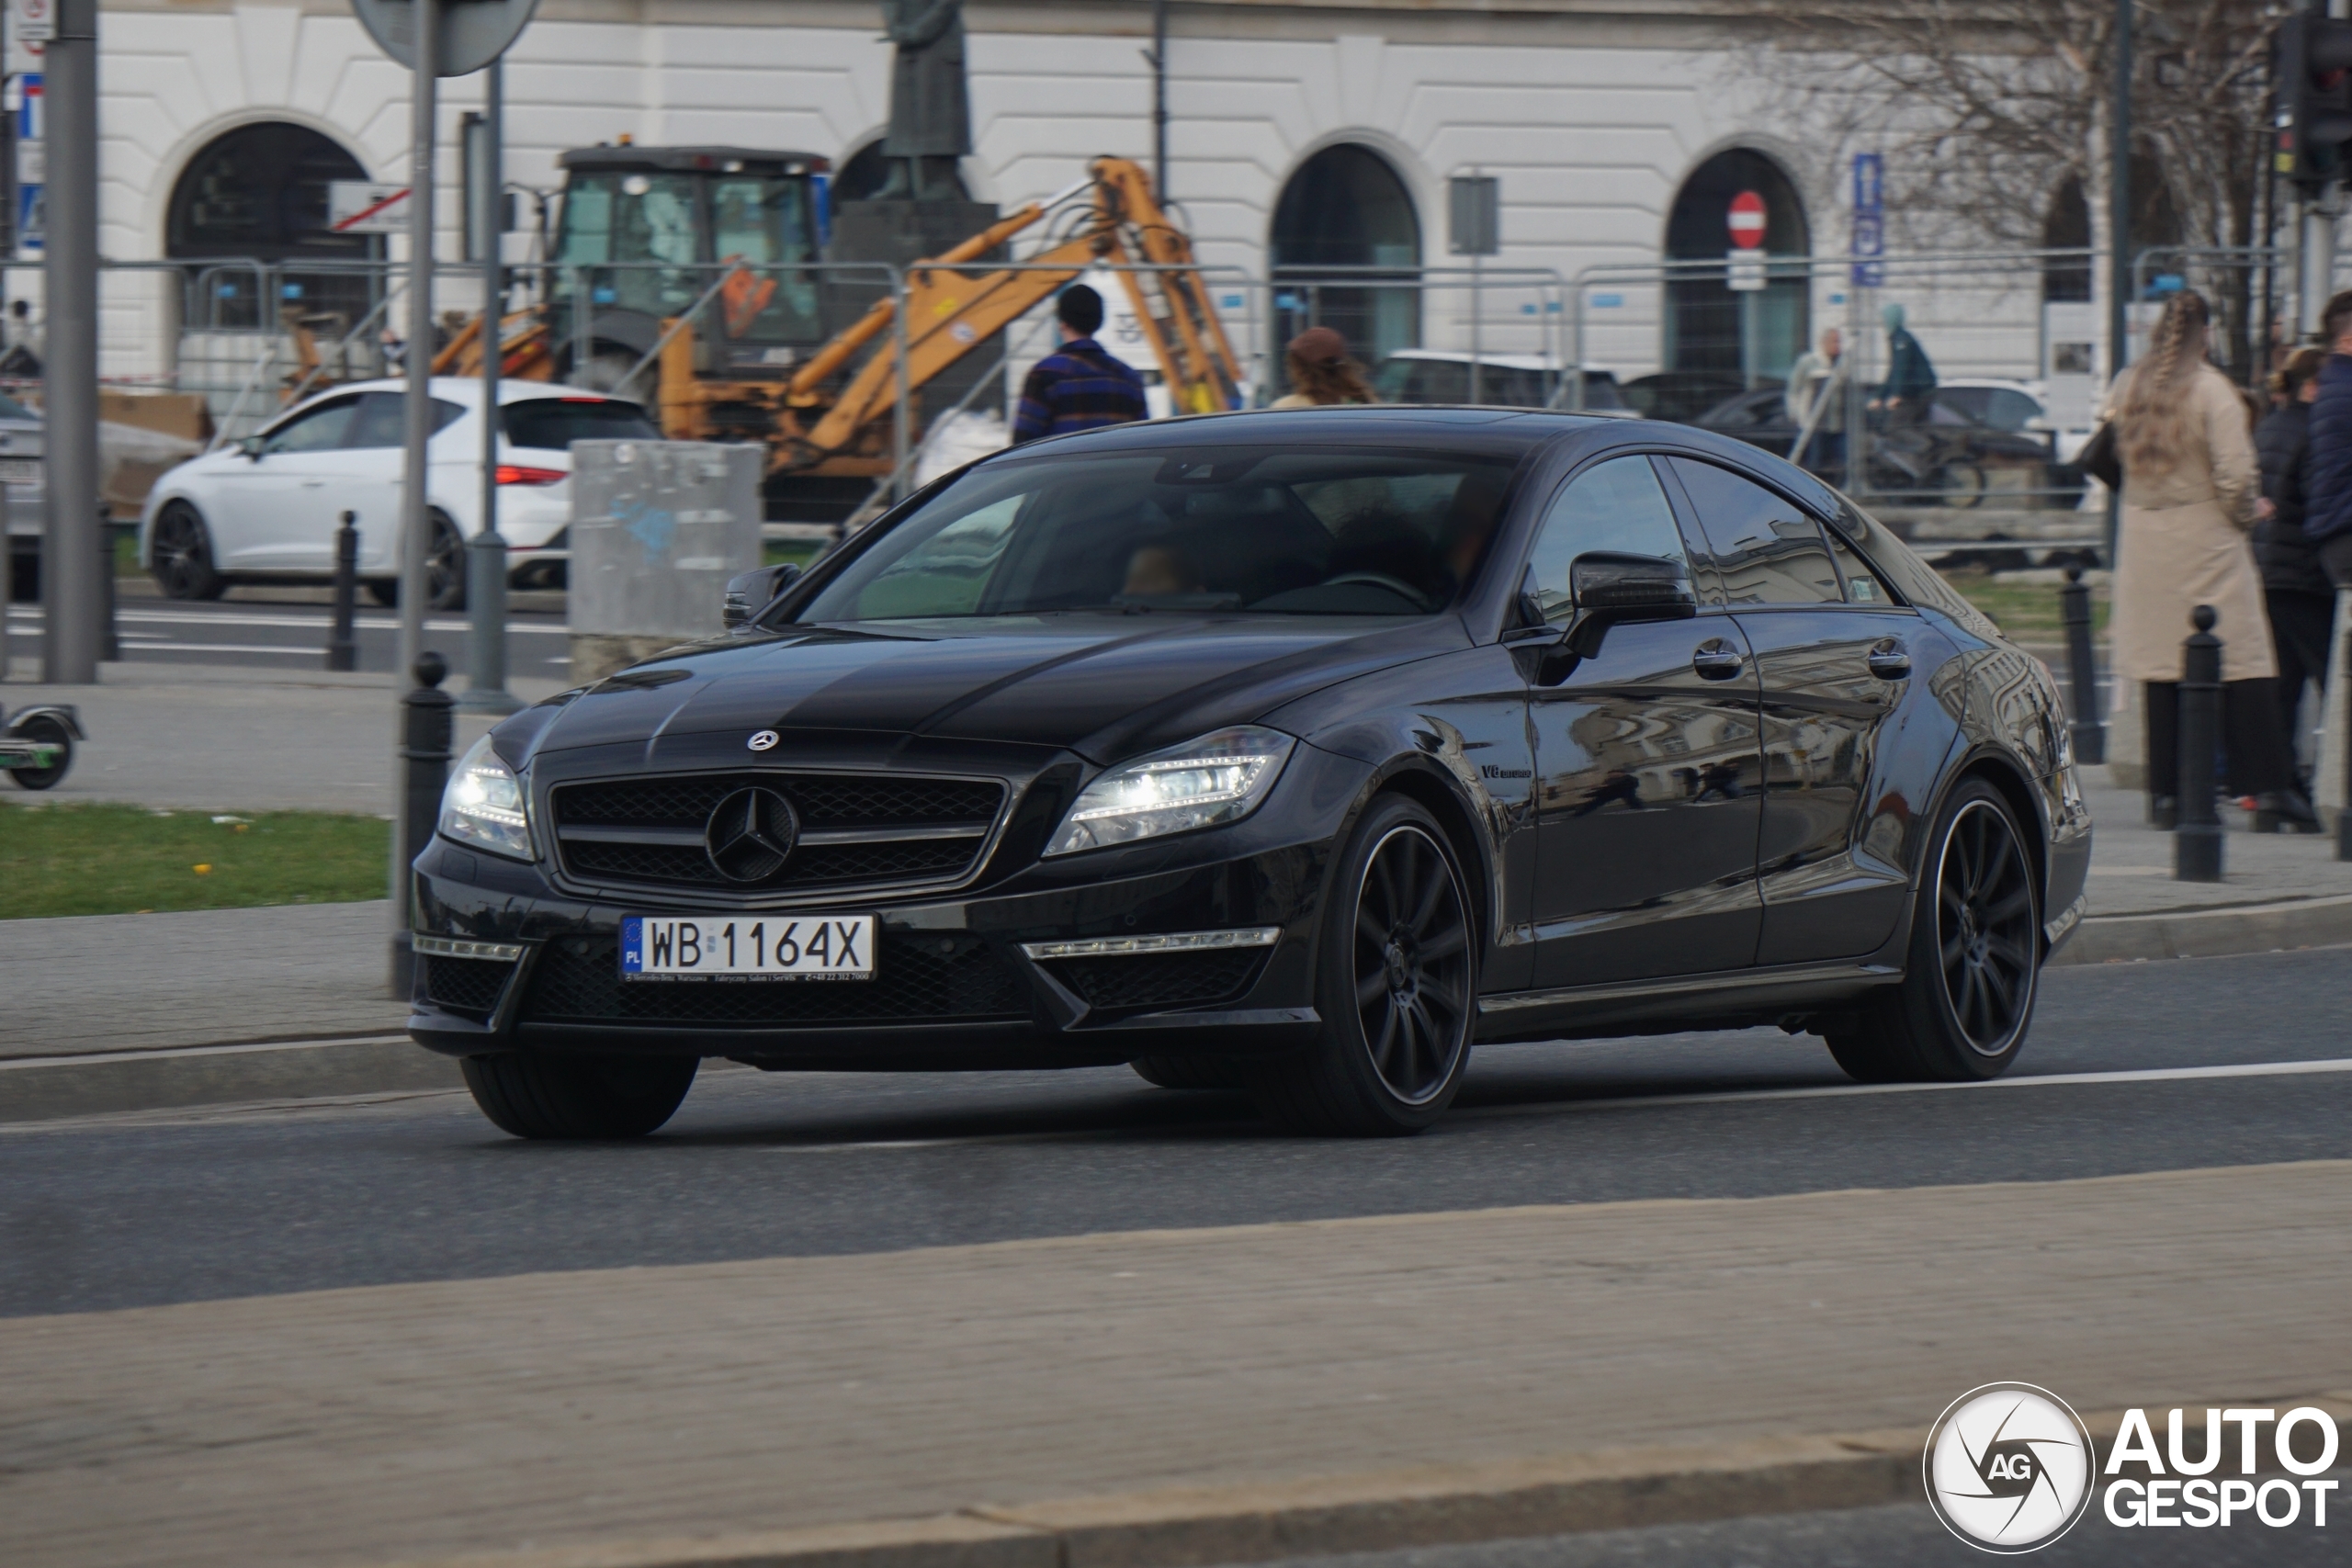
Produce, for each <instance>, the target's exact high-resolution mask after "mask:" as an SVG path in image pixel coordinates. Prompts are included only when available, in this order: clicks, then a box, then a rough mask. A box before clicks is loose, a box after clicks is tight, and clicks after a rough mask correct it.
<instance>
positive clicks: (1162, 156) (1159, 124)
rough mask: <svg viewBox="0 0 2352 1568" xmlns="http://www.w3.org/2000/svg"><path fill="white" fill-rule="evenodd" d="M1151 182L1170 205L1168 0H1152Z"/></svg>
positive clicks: (1165, 202)
mask: <svg viewBox="0 0 2352 1568" xmlns="http://www.w3.org/2000/svg"><path fill="white" fill-rule="evenodd" d="M1151 183H1152V187H1153V189H1154V190H1155V191H1156V192H1157V193H1158V195H1159V204H1160V205H1161V206H1162V207H1165V206H1167V205H1168V0H1151Z"/></svg>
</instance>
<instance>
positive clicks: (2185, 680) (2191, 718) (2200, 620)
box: [2152, 604, 2222, 882]
mask: <svg viewBox="0 0 2352 1568" xmlns="http://www.w3.org/2000/svg"><path fill="white" fill-rule="evenodd" d="M2188 618H2189V620H2190V622H2191V623H2192V624H2193V625H2195V626H2196V627H2197V630H2196V631H2195V632H2193V633H2192V634H2190V636H2189V638H2188V642H2187V643H2186V644H2185V645H2184V646H2183V649H2182V655H2181V669H2180V722H2179V725H2178V729H2177V733H2178V735H2179V738H2180V820H2179V826H2178V827H2177V829H2175V830H2174V837H2173V846H2172V853H2173V861H2172V874H2173V879H2174V880H2175V881H2177V882H2219V881H2221V880H2222V818H2221V817H2220V815H2219V814H2218V813H2216V812H2215V811H2214V809H2213V754H2214V752H2215V751H2217V750H2219V749H2220V747H2221V744H2222V639H2221V638H2220V637H2215V636H2214V635H2213V622H2214V619H2215V617H2214V615H2213V606H2211V604H2199V605H2198V606H2197V608H2196V609H2195V610H2194V611H2192V612H2191V613H2190V615H2189V617H2188ZM2152 782H2153V781H2152Z"/></svg>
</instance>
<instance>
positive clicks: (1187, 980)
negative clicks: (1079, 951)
mask: <svg viewBox="0 0 2352 1568" xmlns="http://www.w3.org/2000/svg"><path fill="white" fill-rule="evenodd" d="M1266 951H1267V950H1266V949H1264V948H1262V947H1220V948H1211V949H1209V950H1207V951H1205V952H1201V953H1119V954H1116V955H1114V956H1111V957H1106V958H1057V959H1054V960H1052V961H1051V962H1050V963H1048V964H1047V965H1046V967H1047V969H1048V970H1049V971H1050V972H1051V973H1052V975H1053V976H1054V978H1055V979H1057V980H1059V981H1060V982H1061V983H1062V984H1063V985H1065V986H1068V987H1069V988H1070V989H1071V990H1073V991H1076V992H1077V993H1078V994H1079V995H1080V997H1081V998H1084V999H1085V1002H1086V1005H1087V1006H1088V1007H1091V1008H1180V1007H1199V1006H1202V1005H1203V1004H1204V1003H1208V1002H1221V1001H1224V1000H1225V999H1226V998H1228V997H1231V996H1233V995H1235V994H1236V993H1238V992H1239V991H1240V990H1241V989H1242V988H1243V987H1246V986H1248V985H1249V983H1250V979H1251V977H1252V976H1255V975H1256V974H1257V971H1258V961H1259V960H1260V959H1261V958H1263V957H1265V955H1266Z"/></svg>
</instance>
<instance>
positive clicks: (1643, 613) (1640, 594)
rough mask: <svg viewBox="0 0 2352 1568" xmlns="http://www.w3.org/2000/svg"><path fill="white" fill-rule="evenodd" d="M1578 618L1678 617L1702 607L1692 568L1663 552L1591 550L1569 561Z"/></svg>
mask: <svg viewBox="0 0 2352 1568" xmlns="http://www.w3.org/2000/svg"><path fill="white" fill-rule="evenodd" d="M1568 592H1570V593H1571V594H1573V595H1574V596H1575V598H1576V604H1577V619H1579V620H1586V619H1590V618H1593V617H1598V616H1605V617H1607V618H1608V619H1609V620H1611V621H1680V620H1688V619H1689V618H1690V617H1691V616H1692V615H1697V614H1698V613H1699V595H1698V594H1697V593H1696V592H1693V591H1692V589H1691V569H1690V568H1689V567H1687V566H1685V565H1683V564H1682V563H1681V562H1680V561H1679V560H1669V559H1668V558H1665V557H1663V556H1634V555H1621V554H1619V553H1618V552H1616V551H1614V550H1588V551H1586V552H1585V553H1584V554H1583V555H1580V556H1578V557H1577V558H1576V559H1575V560H1573V561H1570V562H1569V563H1568Z"/></svg>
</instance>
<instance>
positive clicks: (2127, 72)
mask: <svg viewBox="0 0 2352 1568" xmlns="http://www.w3.org/2000/svg"><path fill="white" fill-rule="evenodd" d="M2134 4H2135V0H2115V112H2114V116H2113V119H2114V124H2113V126H2112V128H2111V130H2112V141H2111V144H2110V145H2109V148H2108V163H2109V175H2108V179H2109V186H2108V192H2107V224H2108V245H2109V252H2108V258H2107V263H2108V279H2109V281H2108V290H2107V292H2108V300H2107V378H2108V381H2109V384H2110V385H2112V384H2113V383H2114V380H2115V378H2116V377H2117V375H2119V374H2120V372H2121V371H2122V369H2123V365H2124V361H2125V359H2126V358H2127V357H2128V352H2127V350H2128V346H2129V334H2130V333H2131V314H2130V311H2129V309H2128V301H2129V299H2130V288H2131V56H2132V51H2131V11H2132V7H2133V6H2134ZM2109 537H2110V539H2111V538H2112V537H2113V535H2112V532H2111V531H2110V534H2109Z"/></svg>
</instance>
